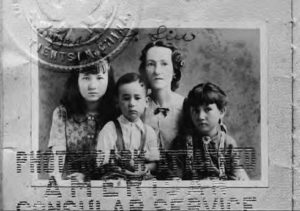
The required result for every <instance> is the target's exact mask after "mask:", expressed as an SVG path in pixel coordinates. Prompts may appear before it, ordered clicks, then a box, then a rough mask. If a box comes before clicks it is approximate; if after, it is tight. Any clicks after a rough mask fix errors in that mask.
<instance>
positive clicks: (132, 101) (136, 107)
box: [118, 81, 147, 122]
mask: <svg viewBox="0 0 300 211" xmlns="http://www.w3.org/2000/svg"><path fill="white" fill-rule="evenodd" d="M144 86H145V85H144ZM118 103H119V106H120V109H121V112H122V114H123V115H124V116H125V117H126V118H127V119H128V120H129V121H131V122H134V121H136V120H137V119H138V118H139V117H140V116H141V115H142V113H143V112H144V110H145V108H146V106H147V103H146V91H145V87H142V86H141V84H140V82H138V81H135V82H132V83H128V84H123V85H121V86H120V87H119V94H118Z"/></svg>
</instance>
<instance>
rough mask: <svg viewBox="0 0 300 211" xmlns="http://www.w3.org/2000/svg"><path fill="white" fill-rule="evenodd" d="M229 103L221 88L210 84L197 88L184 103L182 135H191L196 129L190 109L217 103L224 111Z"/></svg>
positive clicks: (203, 84) (199, 85)
mask: <svg viewBox="0 0 300 211" xmlns="http://www.w3.org/2000/svg"><path fill="white" fill-rule="evenodd" d="M227 102H228V100H227V95H226V94H225V92H224V91H223V90H222V89H221V88H220V87H219V86H217V85H215V84H213V83H210V82H207V83H201V84H198V85H197V86H195V87H194V88H193V89H192V90H191V91H190V92H189V94H188V97H187V98H186V99H185V100H184V102H183V121H182V123H183V124H182V125H181V126H180V128H181V129H180V130H181V133H183V134H186V133H191V132H192V130H193V128H194V126H193V123H192V120H191V117H190V108H196V107H198V106H207V105H209V104H214V103H215V104H216V106H217V108H218V109H219V110H220V111H224V110H225V108H226V106H227Z"/></svg>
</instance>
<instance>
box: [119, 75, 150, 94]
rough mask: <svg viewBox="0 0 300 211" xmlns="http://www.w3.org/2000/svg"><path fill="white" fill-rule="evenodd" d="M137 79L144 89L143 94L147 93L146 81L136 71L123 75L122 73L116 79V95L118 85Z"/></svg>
mask: <svg viewBox="0 0 300 211" xmlns="http://www.w3.org/2000/svg"><path fill="white" fill-rule="evenodd" d="M136 81H138V82H139V83H140V85H141V87H143V88H144V89H145V94H146V95H147V90H148V88H147V86H146V82H145V81H144V80H143V78H142V77H141V76H140V75H139V74H138V73H134V72H131V73H126V74H124V75H122V76H121V77H120V78H119V80H118V81H117V84H116V91H115V93H116V96H118V95H119V88H120V86H122V85H124V84H129V83H133V82H136Z"/></svg>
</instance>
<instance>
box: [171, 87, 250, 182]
mask: <svg viewBox="0 0 300 211" xmlns="http://www.w3.org/2000/svg"><path fill="white" fill-rule="evenodd" d="M226 106H227V96H226V94H225V92H224V91H223V90H222V89H221V88H220V87H218V86H217V85H215V84H213V83H209V82H208V83H202V84H199V85H197V86H195V87H194V88H193V89H192V90H191V91H190V92H189V94H188V97H187V99H186V100H185V101H184V104H183V112H184V120H183V124H182V126H181V128H180V133H179V135H178V137H177V138H176V140H175V141H174V149H175V150H182V151H181V152H182V153H180V154H178V156H177V161H178V162H177V164H178V166H179V168H178V169H177V175H178V176H179V177H181V178H182V179H187V180H199V179H200V180H201V179H209V180H211V179H220V180H248V179H249V178H248V176H247V174H246V172H245V170H244V169H243V168H242V167H241V164H240V161H239V157H238V152H237V151H236V149H237V144H236V141H235V140H234V139H233V138H232V137H231V136H230V135H228V134H227V130H226V128H225V126H224V124H223V123H222V122H223V117H224V114H225V111H226Z"/></svg>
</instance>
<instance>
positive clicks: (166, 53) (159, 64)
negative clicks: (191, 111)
mask: <svg viewBox="0 0 300 211" xmlns="http://www.w3.org/2000/svg"><path fill="white" fill-rule="evenodd" d="M173 74H174V69H173V63H172V51H171V49H169V48H165V47H158V46H154V47H152V48H150V49H149V50H148V52H147V55H146V75H147V79H148V81H149V83H150V86H151V88H152V89H163V88H171V81H172V77H173Z"/></svg>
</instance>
